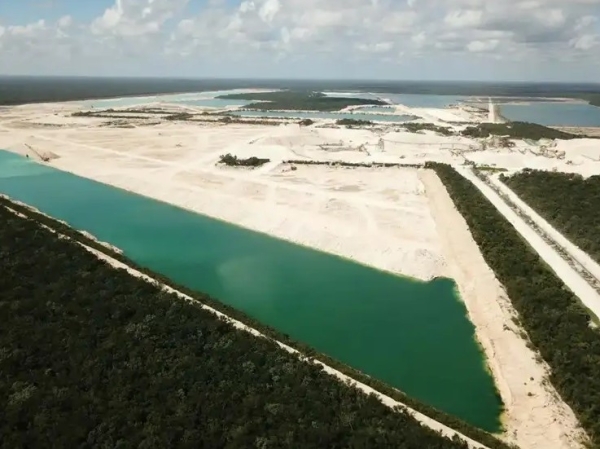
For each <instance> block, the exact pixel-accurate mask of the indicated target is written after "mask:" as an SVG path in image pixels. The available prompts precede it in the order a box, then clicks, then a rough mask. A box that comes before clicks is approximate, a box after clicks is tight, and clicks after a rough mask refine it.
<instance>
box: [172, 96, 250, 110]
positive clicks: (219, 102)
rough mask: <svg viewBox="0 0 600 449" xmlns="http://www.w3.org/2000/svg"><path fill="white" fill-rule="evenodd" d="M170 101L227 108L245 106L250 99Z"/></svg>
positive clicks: (187, 104) (188, 104)
mask: <svg viewBox="0 0 600 449" xmlns="http://www.w3.org/2000/svg"><path fill="white" fill-rule="evenodd" d="M172 103H176V104H183V105H186V106H200V107H207V108H227V107H230V106H246V105H248V104H250V103H253V102H252V101H247V100H226V99H221V98H207V99H202V100H180V101H173V102H172Z"/></svg>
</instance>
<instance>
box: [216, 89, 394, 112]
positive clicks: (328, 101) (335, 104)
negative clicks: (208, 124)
mask: <svg viewBox="0 0 600 449" xmlns="http://www.w3.org/2000/svg"><path fill="white" fill-rule="evenodd" d="M217 98H222V99H227V100H248V101H254V103H250V104H248V105H246V106H245V107H244V108H246V109H259V110H275V111H323V112H332V111H339V110H340V109H344V108H346V107H348V106H362V105H376V106H381V105H385V104H387V103H385V102H383V101H380V100H368V99H364V98H344V97H328V96H326V95H323V94H322V93H320V92H310V91H307V92H304V91H290V90H283V91H276V92H249V93H242V94H226V95H221V96H219V97H217Z"/></svg>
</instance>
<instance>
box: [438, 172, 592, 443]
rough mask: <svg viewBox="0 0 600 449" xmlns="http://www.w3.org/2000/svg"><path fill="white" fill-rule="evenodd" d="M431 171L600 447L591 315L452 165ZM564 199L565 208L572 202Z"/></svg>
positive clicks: (559, 388) (557, 384)
mask: <svg viewBox="0 0 600 449" xmlns="http://www.w3.org/2000/svg"><path fill="white" fill-rule="evenodd" d="M428 167H430V168H433V169H434V170H435V171H436V172H437V174H438V176H439V177H440V179H441V180H442V182H443V183H444V184H445V186H446V189H447V190H448V193H449V194H450V196H451V197H452V200H453V201H454V203H455V204H456V207H457V209H458V210H459V211H460V213H461V214H462V215H463V217H464V218H465V220H466V221H467V224H468V225H469V229H470V230H471V234H472V235H473V238H474V239H475V241H476V242H477V244H478V245H479V248H480V249H481V252H482V254H483V256H484V258H485V260H486V262H487V264H488V265H489V266H490V268H491V269H492V270H493V271H494V273H495V275H496V277H497V278H498V280H499V281H500V282H501V283H502V285H503V286H504V288H505V289H506V292H507V293H508V296H509V298H510V300H511V302H512V304H513V306H514V307H515V309H516V310H517V312H518V313H519V317H520V321H521V323H522V326H523V328H524V329H525V330H526V331H527V334H528V336H529V338H530V339H531V342H532V343H533V345H534V346H535V347H536V348H537V349H538V350H539V352H540V354H541V356H542V357H543V359H544V360H545V361H546V362H547V363H548V364H549V365H550V368H551V374H550V380H551V382H552V384H553V385H554V386H555V388H556V389H557V391H558V392H559V394H560V395H561V396H562V398H563V399H564V400H565V402H566V403H567V404H569V406H570V407H571V408H572V409H573V411H574V412H575V414H576V415H577V417H578V419H579V421H580V423H581V425H582V426H583V428H584V429H585V430H586V432H587V434H588V435H589V437H590V439H591V441H592V444H593V445H594V446H593V447H600V393H598V392H600V376H599V375H598V373H600V334H599V333H598V332H597V331H596V330H594V329H592V328H591V327H590V316H589V315H588V313H587V311H586V310H585V309H584V308H583V306H581V305H580V303H579V300H578V299H577V297H576V296H575V295H574V294H573V293H572V292H571V291H570V290H568V289H567V287H566V286H565V285H564V283H563V282H562V281H561V280H560V279H559V278H558V277H557V276H556V274H555V273H554V272H553V271H552V270H551V269H550V268H549V267H548V266H547V265H546V264H545V263H544V261H543V260H542V259H540V257H539V256H538V255H537V253H536V252H535V251H534V250H533V249H532V248H531V247H529V246H528V245H527V243H526V242H525V241H524V240H523V239H522V238H521V237H520V236H519V234H518V233H517V231H515V229H514V228H513V227H512V226H511V224H510V223H509V222H508V221H507V220H506V219H505V218H504V217H503V216H502V215H501V214H500V212H498V211H497V210H496V208H495V207H494V206H493V205H492V204H491V203H490V202H489V201H488V200H487V199H486V198H485V196H484V195H483V194H482V193H481V192H480V191H479V190H478V189H477V188H475V187H474V186H473V185H472V184H471V182H470V181H468V180H467V179H465V178H464V177H462V176H461V175H460V174H458V173H457V172H456V171H455V170H454V169H453V168H452V167H450V166H449V165H444V164H437V163H436V164H434V163H429V164H428ZM546 195H547V196H551V195H549V194H548V192H546ZM561 198H563V203H564V202H568V201H573V200H566V199H565V197H564V196H562V197H561ZM573 202H575V201H573ZM597 224H598V221H597V222H596V223H595V225H597Z"/></svg>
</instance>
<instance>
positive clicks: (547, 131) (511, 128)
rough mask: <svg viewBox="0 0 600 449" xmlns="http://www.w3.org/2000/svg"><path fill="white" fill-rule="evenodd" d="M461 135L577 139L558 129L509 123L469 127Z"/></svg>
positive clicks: (482, 124)
mask: <svg viewBox="0 0 600 449" xmlns="http://www.w3.org/2000/svg"><path fill="white" fill-rule="evenodd" d="M461 134H462V135H463V136H465V137H490V136H504V137H508V138H511V139H530V140H540V139H565V140H568V139H576V138H577V137H578V136H576V135H575V134H570V133H566V132H564V131H559V130H557V129H553V128H548V127H546V126H542V125H538V124H535V123H525V122H508V123H481V124H479V125H477V126H469V127H467V128H466V129H464V130H463V131H462V132H461Z"/></svg>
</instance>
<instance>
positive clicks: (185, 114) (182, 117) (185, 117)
mask: <svg viewBox="0 0 600 449" xmlns="http://www.w3.org/2000/svg"><path fill="white" fill-rule="evenodd" d="M192 118H194V115H193V114H190V113H189V112H178V113H176V114H170V115H167V116H165V120H170V121H175V120H191V119H192Z"/></svg>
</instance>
